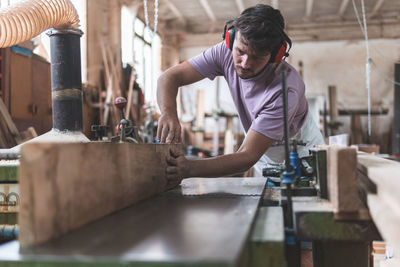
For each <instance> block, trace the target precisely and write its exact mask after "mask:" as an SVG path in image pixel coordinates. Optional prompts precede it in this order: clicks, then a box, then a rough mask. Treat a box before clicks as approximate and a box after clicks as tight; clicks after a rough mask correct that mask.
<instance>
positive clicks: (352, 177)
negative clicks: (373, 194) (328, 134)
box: [327, 146, 363, 213]
mask: <svg viewBox="0 0 400 267" xmlns="http://www.w3.org/2000/svg"><path fill="white" fill-rule="evenodd" d="M327 156H328V160H327V162H328V186H329V190H328V191H329V200H330V201H331V203H332V205H333V209H334V212H335V213H353V212H358V211H359V210H360V208H362V207H363V205H362V203H361V200H360V198H359V196H358V177H357V150H356V149H355V148H353V147H343V146H330V147H328V155H327Z"/></svg>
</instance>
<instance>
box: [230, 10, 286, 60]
mask: <svg viewBox="0 0 400 267" xmlns="http://www.w3.org/2000/svg"><path fill="white" fill-rule="evenodd" d="M233 26H234V27H235V31H239V32H240V35H241V41H242V42H244V43H245V44H246V45H248V46H249V47H250V48H251V49H253V50H256V51H261V52H269V53H273V52H274V51H276V50H277V49H279V47H281V45H282V42H283V40H284V38H283V34H282V32H283V29H284V28H285V21H284V19H283V17H282V14H281V12H280V11H279V10H278V9H275V8H273V7H271V6H268V5H263V4H257V5H255V6H253V7H249V8H247V9H245V10H244V11H243V12H242V13H241V14H240V16H239V17H238V18H236V19H235V21H234V23H233Z"/></svg>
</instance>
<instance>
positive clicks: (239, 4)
mask: <svg viewBox="0 0 400 267" xmlns="http://www.w3.org/2000/svg"><path fill="white" fill-rule="evenodd" d="M235 2H236V6H237V8H238V10H239V13H242V11H243V10H244V3H243V0H235Z"/></svg>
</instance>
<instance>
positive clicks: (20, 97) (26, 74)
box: [9, 52, 32, 119]
mask: <svg viewBox="0 0 400 267" xmlns="http://www.w3.org/2000/svg"><path fill="white" fill-rule="evenodd" d="M10 64H11V65H10V107H9V110H10V114H11V116H12V117H13V118H19V119H27V118H29V119H32V59H31V58H30V57H28V56H25V55H21V54H17V53H14V52H11V53H10Z"/></svg>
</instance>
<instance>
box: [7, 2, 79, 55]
mask: <svg viewBox="0 0 400 267" xmlns="http://www.w3.org/2000/svg"><path fill="white" fill-rule="evenodd" d="M49 28H55V29H58V30H62V29H78V28H79V17H78V14H77V12H76V10H75V7H74V6H73V4H72V3H71V2H70V1H69V0H23V1H20V2H18V3H17V4H15V5H12V6H10V7H8V8H4V9H1V10H0V48H2V47H9V46H13V45H16V44H19V43H22V42H24V41H27V40H30V39H32V38H33V37H35V36H37V35H39V34H40V33H41V32H43V31H45V30H47V29H49Z"/></svg>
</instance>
